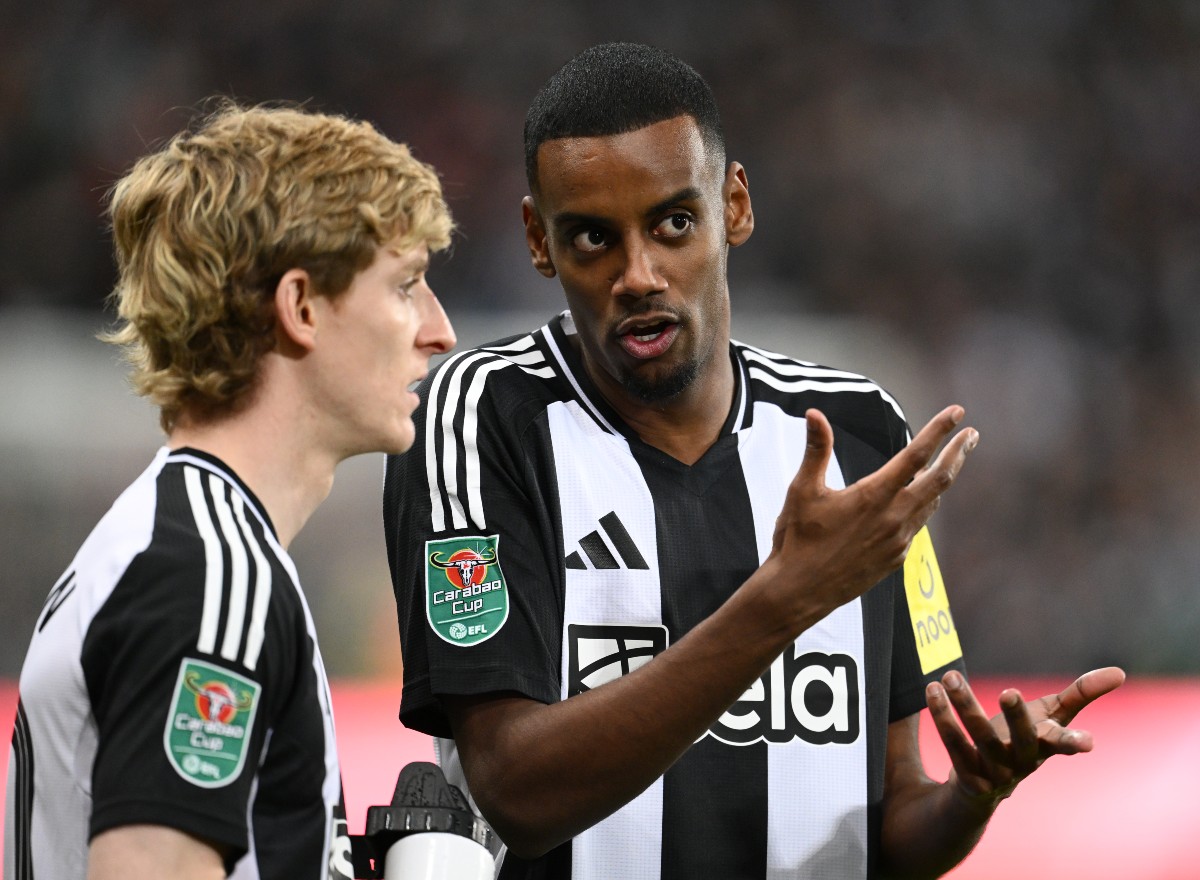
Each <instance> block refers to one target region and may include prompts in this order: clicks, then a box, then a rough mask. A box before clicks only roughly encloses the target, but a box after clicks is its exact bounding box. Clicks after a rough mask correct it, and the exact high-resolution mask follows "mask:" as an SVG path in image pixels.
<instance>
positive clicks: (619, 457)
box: [547, 401, 665, 880]
mask: <svg viewBox="0 0 1200 880" xmlns="http://www.w3.org/2000/svg"><path fill="white" fill-rule="evenodd" d="M547 417H548V422H549V426H550V436H551V438H552V442H553V446H554V460H555V466H556V468H557V472H558V473H557V480H558V494H559V501H560V504H561V516H562V527H563V545H564V548H565V549H566V551H567V552H568V553H571V552H575V553H577V554H578V559H579V560H580V562H581V563H582V565H583V566H584V567H582V568H568V569H567V572H566V596H565V602H564V611H563V633H564V638H563V656H562V697H563V699H566V698H567V697H568V696H570V693H569V688H570V684H571V678H572V675H571V662H570V657H569V653H570V651H571V650H572V647H571V646H572V645H574V646H575V650H577V651H579V652H580V653H581V654H583V655H584V659H583V660H577V662H576V667H577V668H578V666H579V665H584V666H589V665H590V666H595V667H598V668H597V672H596V673H594V674H593V676H592V677H590V678H588V679H587V685H588V687H592V686H598V685H599V684H602V683H603V682H604V681H608V680H611V679H612V678H615V677H617V676H618V675H621V674H624V673H626V672H628V671H630V670H631V669H632V668H636V666H637V665H638V664H639V663H640V662H647V661H649V659H651V657H652V656H653V655H652V654H651V653H649V652H647V653H644V654H640V655H637V656H633V657H630V656H629V653H628V652H627V651H625V650H622V649H623V648H624V647H625V645H624V644H622V645H621V646H618V645H617V643H616V642H615V640H610V639H607V638H594V639H593V638H588V637H587V636H586V635H584V636H581V635H579V630H574V631H573V630H572V626H576V627H598V626H606V627H608V626H618V627H637V628H641V627H644V628H646V631H647V633H649V634H650V635H654V634H655V633H656V632H657V633H663V637H662V638H663V639H664V640H665V629H664V628H663V621H662V599H661V589H660V584H659V579H658V543H657V540H656V537H655V525H654V499H653V497H651V494H650V490H649V488H648V487H647V486H646V481H645V479H644V478H643V476H642V471H641V468H640V467H638V464H637V462H636V461H635V460H634V458H633V456H631V455H630V454H629V444H628V442H627V441H626V440H625V439H624V438H623V437H620V436H618V435H616V434H611V433H609V432H607V431H605V430H604V429H603V428H602V427H601V426H600V425H598V424H597V423H596V421H595V419H593V418H592V417H591V416H590V415H589V414H588V413H587V412H585V411H584V410H583V409H582V408H581V407H580V405H579V404H578V403H576V402H574V401H571V402H568V403H558V404H554V405H552V406H551V407H550V408H549V409H548V411H547ZM584 449H586V450H588V454H587V455H581V454H580V451H581V450H584ZM622 528H623V530H624V535H621V534H620V533H619V532H618V530H619V529H622ZM626 539H631V540H632V543H633V546H634V547H635V548H636V552H637V554H636V555H635V554H634V552H633V551H630V550H629V549H628V545H627V544H626V543H625V541H626ZM622 545H624V550H625V552H622V549H623V547H622ZM589 547H590V548H591V552H590V555H589V550H588V548H589ZM638 555H640V556H641V557H642V558H641V559H638V558H637V556H638ZM606 566H611V567H606ZM635 566H641V567H640V568H638V567H635ZM573 632H574V635H573ZM630 641H633V642H635V643H640V642H641V641H645V640H639V639H637V638H636V637H635V638H633V639H631V640H630ZM659 644H662V642H660V643H659ZM633 647H634V649H635V650H636V644H635V645H633ZM606 657H607V658H613V659H612V660H611V661H610V662H609V663H607V664H606V663H605V658H606ZM622 664H624V666H623V668H622ZM662 798H663V781H662V779H661V778H659V779H657V780H656V781H655V782H654V783H653V784H652V785H651V786H650V787H649V788H648V789H646V791H644V792H642V794H640V795H639V796H638V797H637V798H635V799H634V800H633V801H631V802H630V803H629V804H627V805H626V806H625V807H624V808H622V809H621V810H618V811H617V812H616V813H614V814H613V815H611V816H609V817H608V818H607V819H605V820H603V821H602V822H599V823H598V824H596V825H594V826H593V827H591V828H589V829H588V830H587V831H585V832H583V833H582V834H580V835H578V836H577V837H576V838H575V839H574V842H573V843H572V859H571V865H572V878H573V880H608V878H613V877H638V878H648V880H649V878H655V877H657V876H658V873H659V865H660V861H661V840H662V830H661V826H662Z"/></svg>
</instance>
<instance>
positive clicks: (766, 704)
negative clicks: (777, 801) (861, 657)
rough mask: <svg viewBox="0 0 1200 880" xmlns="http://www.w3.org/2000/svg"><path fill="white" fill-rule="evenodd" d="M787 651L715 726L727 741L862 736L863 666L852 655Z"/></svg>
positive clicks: (715, 733) (841, 740)
mask: <svg viewBox="0 0 1200 880" xmlns="http://www.w3.org/2000/svg"><path fill="white" fill-rule="evenodd" d="M794 653H795V651H794V649H789V650H787V651H784V653H783V654H782V655H781V656H779V657H776V658H775V662H773V663H772V664H771V668H770V669H768V670H767V671H766V672H765V673H764V674H763V676H762V678H760V679H759V680H758V681H756V682H754V684H752V685H751V686H750V687H749V688H748V689H747V690H746V692H745V693H744V694H742V698H741V699H740V700H738V701H737V702H736V703H734V704H733V705H732V706H730V707H729V709H728V710H727V711H726V712H725V714H723V715H722V716H721V717H720V718H718V719H717V723H716V724H714V725H713V726H712V728H711V729H710V730H709V733H710V734H712V735H713V736H714V737H716V738H717V739H719V740H721V742H724V743H729V744H730V745H733V746H745V745H750V744H751V743H755V742H758V741H759V740H766V741H767V742H775V743H783V742H790V741H791V740H794V739H802V740H804V741H805V742H810V743H813V744H815V745H825V744H827V743H839V744H846V743H852V742H854V741H855V740H857V739H858V735H859V721H858V714H859V699H860V697H859V687H858V664H857V663H856V662H855V660H854V658H853V657H851V656H850V655H849V654H823V653H820V652H818V651H812V652H809V653H807V654H801V655H800V656H799V657H796V656H793V655H794Z"/></svg>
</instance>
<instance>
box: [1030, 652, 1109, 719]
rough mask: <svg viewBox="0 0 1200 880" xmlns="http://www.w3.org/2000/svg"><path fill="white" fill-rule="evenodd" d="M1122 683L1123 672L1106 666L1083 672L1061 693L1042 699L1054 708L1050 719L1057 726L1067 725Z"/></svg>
mask: <svg viewBox="0 0 1200 880" xmlns="http://www.w3.org/2000/svg"><path fill="white" fill-rule="evenodd" d="M1124 682H1125V671H1124V670H1123V669H1121V668H1120V667H1117V666H1106V667H1104V668H1103V669H1093V670H1092V671H1091V672H1085V673H1084V674H1083V675H1081V676H1079V678H1077V679H1075V681H1073V682H1072V683H1071V685H1070V686H1069V687H1068V688H1067V689H1066V690H1064V691H1063V692H1062V693H1060V694H1058V695H1057V696H1050V697H1045V698H1043V699H1045V700H1047V701H1048V702H1051V703H1052V704H1053V705H1054V706H1055V708H1054V709H1053V711H1051V713H1050V717H1052V718H1053V719H1054V720H1055V721H1057V722H1058V723H1059V724H1062V725H1067V724H1070V723H1071V720H1072V719H1073V718H1074V717H1075V716H1076V715H1078V714H1079V713H1080V711H1081V710H1082V709H1083V708H1084V707H1085V706H1087V705H1088V704H1089V703H1091V702H1092V701H1093V700H1097V699H1099V698H1100V697H1102V696H1104V695H1105V694H1107V693H1111V692H1112V691H1115V690H1116V689H1117V688H1119V687H1120V686H1121V685H1122V684H1124Z"/></svg>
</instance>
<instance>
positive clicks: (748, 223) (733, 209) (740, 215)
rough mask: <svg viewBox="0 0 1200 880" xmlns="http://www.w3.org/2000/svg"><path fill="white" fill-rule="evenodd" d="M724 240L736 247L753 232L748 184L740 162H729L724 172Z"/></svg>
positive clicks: (752, 213)
mask: <svg viewBox="0 0 1200 880" xmlns="http://www.w3.org/2000/svg"><path fill="white" fill-rule="evenodd" d="M724 189H725V241H726V242H728V243H729V245H730V246H731V247H737V246H738V245H740V244H742V243H744V242H745V241H746V239H748V238H749V237H750V235H751V233H753V232H754V208H753V207H752V206H751V204H750V185H749V183H748V182H747V180H746V169H745V168H743V167H742V165H741V163H740V162H730V163H729V170H728V171H727V172H726V174H725V188H724Z"/></svg>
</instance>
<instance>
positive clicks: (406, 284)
mask: <svg viewBox="0 0 1200 880" xmlns="http://www.w3.org/2000/svg"><path fill="white" fill-rule="evenodd" d="M423 277H424V276H422V275H414V276H412V277H411V278H405V279H404V280H403V281H401V282H400V283H399V284H397V285H396V292H397V293H398V294H400V295H401V296H403V297H405V298H407V299H412V298H413V295H414V293H415V291H416V289H417V286H418V285H419V284H420V283H421V279H422V278H423Z"/></svg>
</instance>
